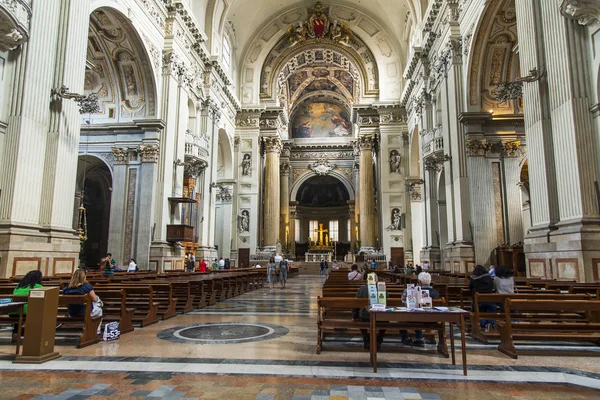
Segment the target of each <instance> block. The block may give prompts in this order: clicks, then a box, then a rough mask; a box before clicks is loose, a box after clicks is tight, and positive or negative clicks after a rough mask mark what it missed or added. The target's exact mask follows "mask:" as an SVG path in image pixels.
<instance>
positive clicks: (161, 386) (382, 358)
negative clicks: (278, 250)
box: [0, 276, 600, 400]
mask: <svg viewBox="0 0 600 400" xmlns="http://www.w3.org/2000/svg"><path fill="white" fill-rule="evenodd" d="M321 279H322V278H319V277H318V276H315V277H313V276H300V277H295V278H292V279H291V280H290V281H289V282H288V288H286V289H284V290H282V289H279V288H276V289H273V290H269V289H268V288H265V289H261V290H258V291H254V292H251V293H247V294H245V295H242V296H239V297H236V298H234V299H230V300H228V301H226V302H222V303H218V304H216V305H215V306H212V307H208V308H205V309H202V310H197V311H194V312H192V313H188V314H186V315H181V316H178V317H176V318H173V319H170V320H167V321H161V322H160V323H158V324H156V325H152V326H149V327H145V328H143V329H136V330H135V332H132V333H129V334H126V335H123V336H122V337H121V338H120V339H119V340H117V341H114V342H102V343H98V344H96V345H93V346H89V347H86V348H84V349H77V348H76V347H75V346H74V344H73V342H70V341H67V340H58V346H57V348H56V350H57V351H59V352H60V353H61V355H62V357H61V358H59V359H57V360H54V361H50V362H47V363H45V364H42V365H23V364H13V363H12V356H11V353H12V351H14V347H13V346H11V345H10V343H9V342H10V339H9V332H7V331H4V332H0V385H1V386H0V387H2V390H1V391H0V399H29V398H38V399H87V398H90V399H101V398H111V399H120V398H132V397H133V398H148V399H156V398H168V399H183V398H202V399H296V400H300V399H318V400H322V399H357V400H367V399H478V400H479V399H481V398H482V397H484V396H485V397H486V398H489V399H513V398H514V399H594V398H596V399H600V349H599V348H598V347H583V348H582V347H573V346H570V345H569V344H568V343H557V344H555V345H552V346H549V345H548V344H543V345H535V344H534V345H532V344H527V345H519V346H517V348H518V351H519V354H520V356H519V359H518V360H513V359H511V358H508V357H506V356H504V355H503V354H501V353H499V352H498V351H497V350H496V345H493V344H492V345H481V344H479V343H477V342H475V341H471V340H469V341H468V344H467V355H468V365H469V373H468V375H467V376H466V377H465V376H463V375H462V370H461V368H460V367H459V366H458V365H457V366H453V365H452V364H451V362H450V361H449V360H448V359H446V358H443V357H441V356H440V355H438V354H437V353H436V351H435V346H433V345H428V346H426V347H425V348H424V349H419V348H411V347H409V346H405V345H402V344H401V343H399V342H398V341H397V340H395V339H390V340H387V339H386V342H384V344H383V347H382V349H381V352H380V353H379V357H378V359H379V370H378V373H376V374H375V373H373V370H372V368H371V367H370V364H369V363H368V361H369V354H368V352H367V351H365V350H363V349H362V341H361V340H360V339H359V338H344V337H340V338H336V339H337V340H336V341H333V342H327V343H326V344H325V346H324V350H323V351H322V353H321V354H319V355H317V354H316V352H315V349H316V339H317V329H316V321H317V308H316V297H317V296H318V295H319V294H320V287H321V284H322V281H321ZM457 360H460V353H459V354H457Z"/></svg>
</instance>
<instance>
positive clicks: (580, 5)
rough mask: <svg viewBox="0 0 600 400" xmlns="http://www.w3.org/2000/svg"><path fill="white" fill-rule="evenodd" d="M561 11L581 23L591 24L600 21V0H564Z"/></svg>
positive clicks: (566, 16)
mask: <svg viewBox="0 0 600 400" xmlns="http://www.w3.org/2000/svg"><path fill="white" fill-rule="evenodd" d="M560 13H561V14H562V15H563V16H564V17H565V18H568V19H575V20H577V22H579V24H580V25H584V26H585V25H591V24H593V23H595V22H600V0H563V2H562V4H561V5H560Z"/></svg>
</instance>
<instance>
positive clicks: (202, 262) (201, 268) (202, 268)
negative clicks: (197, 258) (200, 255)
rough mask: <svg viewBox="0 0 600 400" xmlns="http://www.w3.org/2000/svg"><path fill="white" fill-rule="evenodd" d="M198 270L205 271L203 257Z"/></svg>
mask: <svg viewBox="0 0 600 400" xmlns="http://www.w3.org/2000/svg"><path fill="white" fill-rule="evenodd" d="M200 272H206V260H204V259H202V261H201V262H200Z"/></svg>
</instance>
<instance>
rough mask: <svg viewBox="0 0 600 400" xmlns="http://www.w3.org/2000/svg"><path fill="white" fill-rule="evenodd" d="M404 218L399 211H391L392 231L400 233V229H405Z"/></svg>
mask: <svg viewBox="0 0 600 400" xmlns="http://www.w3.org/2000/svg"><path fill="white" fill-rule="evenodd" d="M405 218H406V216H405V214H404V213H402V212H400V209H398V208H394V209H392V226H391V228H392V230H394V231H401V230H402V229H404V228H406V221H405Z"/></svg>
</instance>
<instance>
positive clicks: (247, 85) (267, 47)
mask: <svg viewBox="0 0 600 400" xmlns="http://www.w3.org/2000/svg"><path fill="white" fill-rule="evenodd" d="M327 5H328V6H329V13H330V14H329V15H330V19H331V20H333V19H337V20H339V21H341V22H344V23H345V24H346V25H347V26H348V27H349V28H350V29H351V31H352V32H353V34H354V35H355V36H356V37H357V38H359V39H360V40H362V42H363V43H364V44H365V46H366V49H368V50H369V51H370V52H371V56H369V55H366V54H365V53H364V52H362V51H361V52H360V54H361V56H360V57H359V59H362V58H364V57H367V58H372V59H373V60H372V61H374V65H375V69H376V72H377V79H378V85H379V93H378V94H377V96H378V97H379V99H380V100H392V99H397V98H399V97H400V94H401V86H402V84H403V77H402V70H403V69H404V63H405V54H406V49H404V48H403V47H402V45H401V44H400V42H399V41H398V38H397V37H396V36H395V35H392V36H390V35H389V32H390V31H392V29H388V28H384V26H385V24H382V23H381V22H380V21H379V19H378V18H376V17H374V16H372V15H371V13H370V12H369V11H365V10H363V9H362V8H359V7H357V6H356V5H352V6H349V5H348V4H342V3H329V2H328V3H327ZM308 9H309V7H306V6H292V7H289V8H286V9H284V10H282V11H280V12H278V13H275V14H271V15H270V17H269V18H268V19H266V20H268V21H270V22H269V23H263V24H260V25H259V28H258V29H256V30H255V32H254V34H253V35H251V37H253V38H254V39H253V40H252V41H249V42H248V43H247V44H246V45H245V46H244V47H243V52H242V57H241V58H240V68H239V69H238V71H239V80H238V81H239V82H240V85H239V91H240V98H241V99H242V102H243V104H259V103H260V102H261V101H264V99H261V97H260V92H261V89H262V87H264V85H263V82H261V72H262V69H263V66H264V65H265V64H270V63H271V62H272V61H273V60H272V59H270V57H272V55H270V53H271V51H272V50H273V49H274V48H275V47H276V46H277V44H278V43H281V41H282V38H283V37H284V35H285V34H286V32H287V30H288V28H289V27H290V26H291V25H295V24H298V23H302V22H304V21H306V20H307V19H308V16H309V14H308ZM339 47H343V46H338V48H339ZM363 55H364V57H363Z"/></svg>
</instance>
